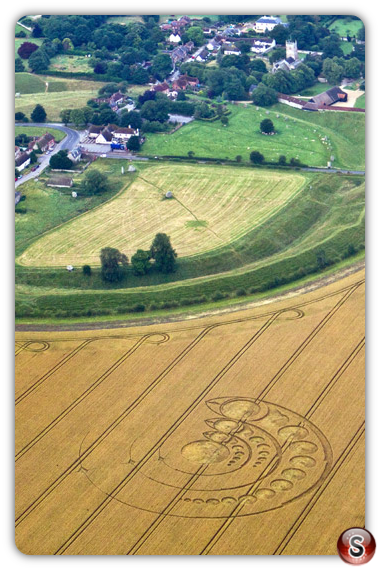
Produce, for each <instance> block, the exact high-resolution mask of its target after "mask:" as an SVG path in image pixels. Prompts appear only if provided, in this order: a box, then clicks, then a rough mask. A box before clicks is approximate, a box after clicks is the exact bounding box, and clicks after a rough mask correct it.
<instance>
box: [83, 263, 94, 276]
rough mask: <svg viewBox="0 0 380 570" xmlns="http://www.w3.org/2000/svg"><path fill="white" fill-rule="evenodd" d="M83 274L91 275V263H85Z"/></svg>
mask: <svg viewBox="0 0 380 570" xmlns="http://www.w3.org/2000/svg"><path fill="white" fill-rule="evenodd" d="M82 271H83V275H87V276H90V275H91V273H92V269H91V267H90V266H89V265H83V267H82Z"/></svg>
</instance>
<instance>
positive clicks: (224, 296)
mask: <svg viewBox="0 0 380 570" xmlns="http://www.w3.org/2000/svg"><path fill="white" fill-rule="evenodd" d="M228 297H229V295H228V293H222V292H221V291H215V293H213V294H212V295H211V299H212V301H221V300H222V299H227V298H228Z"/></svg>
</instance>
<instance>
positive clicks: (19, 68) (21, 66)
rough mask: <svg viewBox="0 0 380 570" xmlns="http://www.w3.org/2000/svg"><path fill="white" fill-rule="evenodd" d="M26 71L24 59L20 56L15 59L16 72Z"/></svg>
mask: <svg viewBox="0 0 380 570" xmlns="http://www.w3.org/2000/svg"><path fill="white" fill-rule="evenodd" d="M23 71H25V65H24V64H23V63H22V60H21V59H20V58H19V57H16V59H15V72H16V73H20V72H23Z"/></svg>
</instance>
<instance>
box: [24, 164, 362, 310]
mask: <svg viewBox="0 0 380 570" xmlns="http://www.w3.org/2000/svg"><path fill="white" fill-rule="evenodd" d="M311 179H313V180H314V181H313V184H312V189H311V188H309V189H308V190H307V191H305V192H304V193H303V194H302V195H301V198H302V199H299V198H297V200H296V201H295V202H294V203H290V204H289V206H288V207H287V208H284V211H283V212H280V213H279V214H278V215H277V216H274V217H273V219H271V222H270V223H268V224H264V226H263V227H262V228H259V229H256V230H253V231H252V232H251V233H250V234H248V235H247V236H245V237H244V238H242V239H240V240H238V241H237V242H235V243H234V248H233V250H232V249H231V248H230V249H228V248H226V250H225V251H221V252H219V253H218V254H217V255H214V256H209V257H207V256H203V257H202V256H200V257H199V259H197V258H196V259H191V258H189V259H188V260H186V259H183V260H180V262H179V267H178V271H177V273H176V274H174V275H173V274H172V275H168V276H164V275H160V274H153V275H151V276H147V277H146V278H138V277H134V276H133V275H132V274H130V275H129V276H128V280H127V282H126V283H125V284H123V286H124V287H125V286H127V287H129V288H130V289H127V290H125V289H119V290H114V291H105V292H104V291H103V292H102V291H96V290H94V289H97V288H98V287H99V288H103V287H104V284H103V283H102V282H101V280H100V276H99V273H98V272H97V271H94V272H93V275H92V276H91V277H90V278H85V277H83V275H82V274H81V271H80V270H79V271H77V272H75V271H74V272H73V273H72V274H68V273H67V271H65V270H56V271H45V270H39V269H35V270H31V269H26V268H21V267H17V269H16V274H17V277H16V282H17V283H18V287H17V292H16V298H17V306H18V307H19V310H20V306H21V309H22V307H23V309H22V311H24V312H25V310H26V308H27V307H29V309H30V308H31V307H34V311H35V314H40V315H41V311H42V313H43V312H45V313H46V314H49V315H51V313H52V312H53V313H54V312H56V311H58V312H59V311H71V312H72V311H74V313H75V312H76V314H80V313H82V314H83V311H85V312H86V311H88V310H90V309H94V307H97V308H98V309H100V310H107V311H109V310H111V309H112V310H115V311H116V310H119V309H118V308H120V306H121V307H123V306H131V305H133V304H134V303H136V302H144V303H146V304H151V303H152V302H164V303H166V304H167V303H168V302H173V300H174V301H176V302H182V300H184V299H185V300H186V299H194V298H195V297H199V296H200V295H205V299H206V300H207V299H210V298H211V296H213V295H214V293H215V291H217V290H222V291H224V292H225V293H229V294H233V292H234V291H236V290H237V289H238V288H244V289H245V290H246V291H247V292H248V291H252V292H253V291H260V290H263V289H266V288H268V286H270V287H273V286H277V285H279V284H281V283H282V282H285V281H286V280H288V281H289V280H294V279H296V278H300V277H302V276H303V275H305V274H307V273H310V272H311V271H317V270H318V267H317V265H316V257H317V254H318V252H319V251H321V250H322V249H323V250H324V251H325V254H326V256H327V258H328V259H329V260H330V262H332V261H337V260H338V259H339V258H341V257H342V255H347V251H348V246H349V245H350V244H351V245H354V246H356V247H357V246H359V245H360V244H363V240H364V232H363V223H364V219H363V209H364V188H363V185H362V179H359V178H354V177H350V178H349V177H347V178H346V177H339V176H326V175H313V176H312V177H311ZM311 179H310V180H311ZM33 184H36V183H35V182H34V183H33ZM23 204H24V205H26V206H27V208H28V210H29V213H27V214H24V215H18V216H17V222H16V227H17V229H16V252H17V253H21V251H22V250H24V249H25V247H27V246H28V245H29V244H30V243H31V242H32V241H33V240H34V239H35V238H36V237H37V236H38V235H40V234H41V233H42V232H43V231H45V230H46V229H48V228H49V227H50V228H51V227H54V226H55V225H57V224H58V223H60V222H61V221H64V220H63V218H66V219H68V218H70V217H72V216H73V215H75V214H77V213H78V211H77V210H76V211H75V209H76V208H78V207H79V206H80V207H81V208H83V209H85V208H86V207H88V205H87V206H85V205H84V204H83V202H82V203H81V202H74V201H71V200H70V199H69V198H68V197H67V196H66V197H65V199H64V200H62V196H61V195H60V193H59V192H57V191H54V190H49V191H46V190H45V189H42V188H41V187H34V189H33V188H32V189H31V191H30V192H29V193H28V192H27V201H26V202H24V203H23ZM41 209H42V211H43V216H41V215H40V214H41ZM288 210H289V211H288ZM28 216H29V217H28ZM234 268H235V269H234ZM215 271H223V272H224V273H223V274H222V275H211V274H212V273H215ZM197 275H199V276H201V275H204V276H205V275H209V277H203V278H201V279H199V278H198V279H195V280H194V277H196V276H197ZM189 277H193V279H190V280H189ZM181 279H184V280H183V281H178V280H181ZM186 279H187V280H186ZM175 280H177V282H175ZM284 280H285V281H284ZM159 282H161V283H162V284H161V285H159ZM41 286H43V287H41ZM86 286H87V287H90V290H88V291H83V290H80V289H71V290H70V288H72V287H74V288H75V287H76V288H78V287H79V288H80V287H86ZM141 286H145V287H143V288H141ZM62 287H67V288H68V289H62ZM133 287H137V288H136V289H133ZM91 288H92V289H93V290H92V291H91ZM36 311H37V312H36Z"/></svg>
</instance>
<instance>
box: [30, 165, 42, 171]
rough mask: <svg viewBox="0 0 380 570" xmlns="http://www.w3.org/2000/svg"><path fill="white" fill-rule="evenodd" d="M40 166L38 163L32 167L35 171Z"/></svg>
mask: <svg viewBox="0 0 380 570" xmlns="http://www.w3.org/2000/svg"><path fill="white" fill-rule="evenodd" d="M39 167H40V165H39V164H36V166H33V168H32V172H35V171H36V170H37V168H39Z"/></svg>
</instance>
